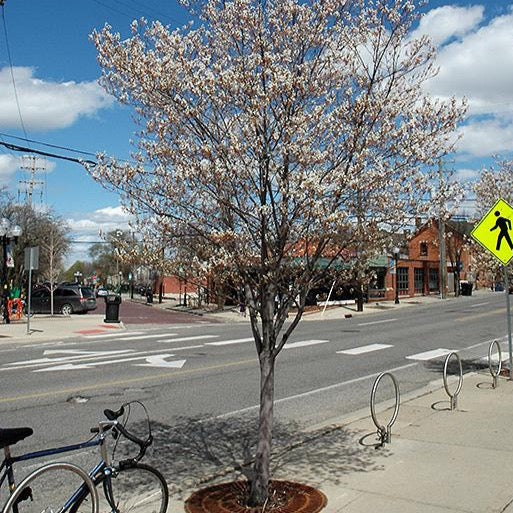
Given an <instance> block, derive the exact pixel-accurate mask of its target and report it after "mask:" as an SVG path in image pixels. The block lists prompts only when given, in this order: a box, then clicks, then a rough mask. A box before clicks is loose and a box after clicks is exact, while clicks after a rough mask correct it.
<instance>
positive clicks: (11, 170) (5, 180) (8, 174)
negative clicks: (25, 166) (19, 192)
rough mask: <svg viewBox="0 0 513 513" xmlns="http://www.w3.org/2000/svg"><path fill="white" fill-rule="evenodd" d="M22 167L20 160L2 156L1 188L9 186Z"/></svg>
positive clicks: (0, 164)
mask: <svg viewBox="0 0 513 513" xmlns="http://www.w3.org/2000/svg"><path fill="white" fill-rule="evenodd" d="M20 165H21V159H20V158H18V157H14V156H12V155H5V154H4V155H0V186H5V185H9V183H10V182H11V180H12V178H13V176H14V175H15V173H16V171H17V170H18V169H19V167H20Z"/></svg>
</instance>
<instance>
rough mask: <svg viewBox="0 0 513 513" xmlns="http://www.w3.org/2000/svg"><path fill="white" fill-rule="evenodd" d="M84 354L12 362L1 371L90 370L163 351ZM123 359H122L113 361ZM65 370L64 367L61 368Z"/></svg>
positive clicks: (89, 352) (120, 351)
mask: <svg viewBox="0 0 513 513" xmlns="http://www.w3.org/2000/svg"><path fill="white" fill-rule="evenodd" d="M83 353H84V354H79V355H75V356H62V357H59V358H38V359H35V360H26V361H23V362H12V363H7V364H5V365H4V366H3V367H2V368H0V371H8V370H18V369H30V368H35V367H48V366H49V365H50V366H54V365H55V364H59V365H61V366H62V365H66V366H69V368H79V366H80V365H81V366H83V367H82V368H88V367H91V366H94V365H100V364H101V365H106V364H109V363H117V362H122V361H129V359H141V358H146V357H148V356H150V355H153V354H162V350H161V349H157V350H152V351H138V352H136V351H134V350H133V349H123V350H119V351H95V352H92V351H83ZM113 357H114V358H116V357H121V359H114V360H113V359H112V358H113ZM105 359H108V360H107V361H106V362H101V363H100V362H99V360H105ZM60 368H62V369H64V367H60Z"/></svg>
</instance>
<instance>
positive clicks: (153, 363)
mask: <svg viewBox="0 0 513 513" xmlns="http://www.w3.org/2000/svg"><path fill="white" fill-rule="evenodd" d="M170 356H173V355H172V354H168V355H166V354H157V355H155V356H149V357H148V358H146V362H147V363H137V364H136V367H172V368H175V369H181V368H182V367H183V366H184V365H185V362H186V361H187V360H175V361H174V362H168V361H166V360H165V358H166V357H170Z"/></svg>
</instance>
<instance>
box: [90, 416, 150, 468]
mask: <svg viewBox="0 0 513 513" xmlns="http://www.w3.org/2000/svg"><path fill="white" fill-rule="evenodd" d="M124 412H125V408H124V406H121V408H120V409H119V410H117V411H113V410H109V409H106V410H104V411H103V413H104V415H105V416H106V417H107V418H108V419H109V421H111V422H112V424H111V425H110V426H107V429H100V428H99V427H95V428H92V429H91V432H92V433H100V432H101V431H108V430H109V429H112V431H113V434H114V437H116V434H117V433H120V434H121V435H123V436H124V437H125V438H126V439H127V440H130V441H131V442H133V443H135V444H136V445H138V446H139V454H138V455H137V456H136V457H135V458H133V459H134V460H135V461H139V460H140V459H142V457H143V456H144V455H145V454H146V449H147V448H148V447H149V446H150V445H151V444H152V443H153V435H152V434H151V432H150V434H149V435H148V438H147V439H146V440H141V439H140V438H138V437H137V436H135V435H133V434H132V433H130V432H129V431H128V430H127V429H126V428H125V426H124V425H123V424H121V423H120V422H119V421H118V420H117V419H118V418H119V417H121V415H123V414H124ZM106 424H107V423H106Z"/></svg>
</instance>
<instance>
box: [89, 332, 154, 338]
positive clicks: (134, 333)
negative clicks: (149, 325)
mask: <svg viewBox="0 0 513 513" xmlns="http://www.w3.org/2000/svg"><path fill="white" fill-rule="evenodd" d="M143 333H144V331H129V332H126V331H121V330H120V331H119V332H118V333H105V334H103V335H82V338H112V337H119V336H120V335H121V336H122V337H124V336H127V335H142V334H143Z"/></svg>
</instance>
